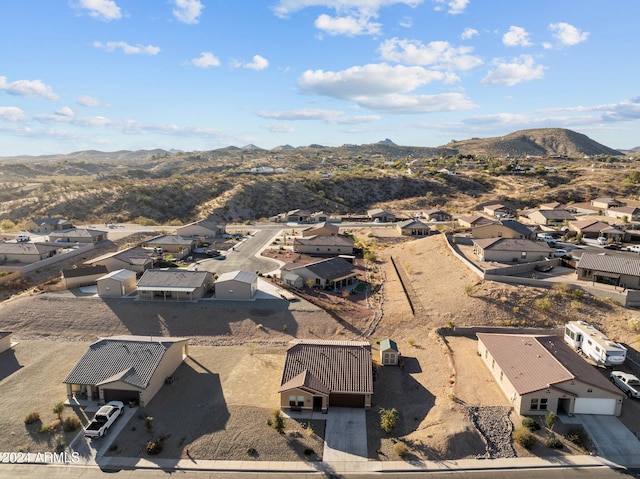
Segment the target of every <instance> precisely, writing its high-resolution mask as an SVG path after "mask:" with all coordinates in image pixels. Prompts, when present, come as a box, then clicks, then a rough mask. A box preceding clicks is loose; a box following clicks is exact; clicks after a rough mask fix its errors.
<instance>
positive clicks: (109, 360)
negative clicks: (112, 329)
mask: <svg viewBox="0 0 640 479" xmlns="http://www.w3.org/2000/svg"><path fill="white" fill-rule="evenodd" d="M188 344H189V339H188V338H169V337H156V338H154V337H150V336H112V337H109V338H103V339H100V340H99V341H96V342H95V343H93V344H91V346H89V349H87V351H86V352H85V353H84V355H83V356H82V357H81V358H80V360H79V361H78V362H77V364H76V365H75V366H74V367H73V369H72V370H71V372H69V374H68V375H67V377H66V378H65V379H64V381H63V383H64V384H66V385H67V398H68V399H69V401H70V402H72V401H74V398H75V400H79V399H85V398H86V399H89V400H93V401H99V402H102V403H105V402H109V401H116V400H118V401H125V402H126V401H136V402H137V403H139V404H140V405H141V406H146V405H147V404H148V403H149V401H150V400H151V399H152V398H153V396H154V395H155V394H156V393H157V392H158V391H159V390H160V388H161V387H162V385H163V384H164V383H165V381H166V379H167V378H168V377H170V376H171V375H172V374H173V373H174V372H175V370H176V369H177V368H178V366H180V364H182V361H184V359H185V358H186V357H187V356H188V355H189V349H188Z"/></svg>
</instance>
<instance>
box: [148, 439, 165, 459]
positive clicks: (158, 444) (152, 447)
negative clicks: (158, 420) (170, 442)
mask: <svg viewBox="0 0 640 479" xmlns="http://www.w3.org/2000/svg"><path fill="white" fill-rule="evenodd" d="M160 451H162V441H161V440H160V439H151V441H149V442H148V443H147V453H148V454H151V455H152V456H155V455H156V454H160Z"/></svg>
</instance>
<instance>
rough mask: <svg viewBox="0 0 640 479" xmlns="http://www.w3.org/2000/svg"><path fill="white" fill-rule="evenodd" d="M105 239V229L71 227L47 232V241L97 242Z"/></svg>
mask: <svg viewBox="0 0 640 479" xmlns="http://www.w3.org/2000/svg"><path fill="white" fill-rule="evenodd" d="M106 239H107V232H106V231H100V230H91V229H86V228H72V229H70V230H63V231H52V232H51V233H49V241H50V242H52V243H98V242H100V241H104V240H106Z"/></svg>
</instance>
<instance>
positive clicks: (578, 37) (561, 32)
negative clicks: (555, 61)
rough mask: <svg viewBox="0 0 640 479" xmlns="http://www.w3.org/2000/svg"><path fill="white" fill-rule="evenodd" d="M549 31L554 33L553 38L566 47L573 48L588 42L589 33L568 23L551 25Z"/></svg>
mask: <svg viewBox="0 0 640 479" xmlns="http://www.w3.org/2000/svg"><path fill="white" fill-rule="evenodd" d="M549 30H551V31H552V32H553V36H554V37H555V38H556V39H557V40H558V41H559V42H560V43H561V44H562V45H565V46H573V45H577V44H578V43H582V42H584V41H586V40H587V37H588V36H589V32H583V31H581V30H579V29H578V28H576V27H574V26H573V25H570V24H568V23H564V22H560V23H551V24H550V25H549Z"/></svg>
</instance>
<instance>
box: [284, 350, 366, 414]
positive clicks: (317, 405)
mask: <svg viewBox="0 0 640 479" xmlns="http://www.w3.org/2000/svg"><path fill="white" fill-rule="evenodd" d="M372 366H373V364H372V360H371V345H370V344H369V343H368V342H364V341H324V340H302V339H294V340H293V341H290V342H289V347H288V348H287V354H286V358H285V363H284V368H283V371H282V380H281V381H280V388H279V389H278V393H279V394H280V406H281V407H282V409H292V410H314V409H315V410H321V411H322V412H326V411H327V409H328V408H329V407H331V406H333V407H356V408H363V407H371V396H372V394H373V370H372Z"/></svg>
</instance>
